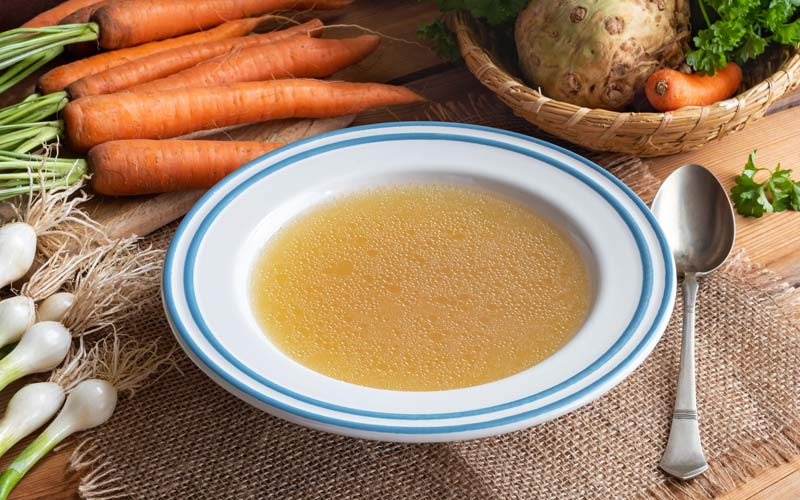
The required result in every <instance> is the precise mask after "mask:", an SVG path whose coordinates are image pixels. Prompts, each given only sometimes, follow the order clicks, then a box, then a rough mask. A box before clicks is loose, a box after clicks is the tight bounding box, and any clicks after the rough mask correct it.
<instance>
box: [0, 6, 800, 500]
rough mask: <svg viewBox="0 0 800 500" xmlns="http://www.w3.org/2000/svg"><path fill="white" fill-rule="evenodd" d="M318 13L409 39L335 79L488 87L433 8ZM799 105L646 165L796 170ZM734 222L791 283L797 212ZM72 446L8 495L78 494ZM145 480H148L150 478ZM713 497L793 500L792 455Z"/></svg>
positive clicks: (281, 129)
mask: <svg viewBox="0 0 800 500" xmlns="http://www.w3.org/2000/svg"><path fill="white" fill-rule="evenodd" d="M55 3H57V1H56V0H3V1H2V4H3V7H4V9H3V10H4V13H3V16H2V17H0V29H7V28H9V27H13V26H16V25H18V24H20V23H21V22H23V21H24V20H26V19H28V18H30V17H32V15H34V14H35V13H36V12H38V11H39V10H41V9H43V8H45V7H46V6H48V5H52V4H55ZM324 17H325V20H326V22H328V23H336V24H348V25H352V24H358V25H361V26H366V27H368V28H370V29H373V30H376V31H379V32H381V33H383V34H385V35H388V36H391V37H395V38H400V39H404V40H408V41H409V42H399V41H392V40H388V39H387V40H385V41H384V43H383V44H382V47H381V48H380V50H379V52H378V53H377V54H375V55H373V56H372V57H370V58H368V59H367V60H366V61H364V62H363V63H361V64H359V65H358V67H356V68H353V69H349V70H347V71H344V72H342V74H341V75H338V76H340V77H341V78H344V79H348V80H353V81H359V80H361V81H385V82H392V83H397V84H405V85H408V86H410V87H411V88H413V89H415V90H417V91H420V92H421V93H423V94H424V95H425V96H426V97H428V98H429V99H431V100H432V101H437V102H446V101H451V100H457V99H459V98H463V97H464V96H467V95H470V96H480V95H486V94H487V93H486V91H485V90H484V89H483V88H482V87H481V86H480V84H479V83H477V82H476V81H475V79H474V78H473V77H472V76H471V75H470V74H469V73H468V72H467V71H466V70H465V69H464V68H462V67H456V66H451V65H448V64H444V63H443V62H442V61H441V60H439V59H438V58H437V57H436V56H435V55H433V54H432V53H431V52H430V51H429V50H427V49H425V48H424V47H422V46H420V45H418V44H416V37H415V31H416V25H417V23H419V22H421V21H428V20H431V19H433V18H435V17H436V13H435V11H434V10H433V9H432V8H431V7H430V6H429V5H427V4H421V3H418V2H416V1H414V0H357V2H356V5H353V6H351V7H349V8H348V9H346V10H345V11H343V12H341V13H335V14H326V15H325V16H324ZM337 30H339V31H340V32H341V33H342V34H345V33H356V32H357V31H358V30H357V29H355V28H337ZM337 36H338V33H337ZM31 89H32V86H31V85H29V87H28V88H27V89H25V90H31ZM0 101H1V100H0ZM798 102H800V94H795V95H793V96H790V97H789V98H787V99H784V100H782V101H779V102H778V103H776V105H775V106H774V108H773V109H772V110H771V116H769V117H768V118H765V119H763V120H761V121H759V122H756V123H755V124H753V125H751V126H750V127H748V128H747V129H746V130H745V131H743V132H740V133H737V134H733V135H729V136H727V137H726V138H725V139H723V140H722V141H719V142H715V143H713V144H710V145H708V146H706V147H704V148H702V149H701V150H699V151H695V152H691V153H685V154H681V155H676V156H670V157H664V158H658V159H649V160H647V163H648V164H649V165H650V167H651V169H652V171H653V173H654V174H655V175H656V176H657V177H658V178H659V179H663V178H664V177H666V176H667V175H668V174H669V173H670V172H671V171H672V170H674V169H675V168H677V167H679V166H680V165H682V164H684V163H689V162H691V163H700V164H703V165H706V166H707V167H709V168H710V169H711V170H712V171H713V172H714V173H715V174H716V175H717V176H718V177H719V179H720V180H721V181H722V182H723V183H724V184H725V185H726V186H731V185H732V184H733V179H734V178H735V176H736V175H737V174H738V173H739V172H740V171H741V169H742V166H743V164H744V161H745V159H746V157H747V155H748V154H749V152H750V151H751V150H752V149H758V150H759V153H758V156H759V163H761V164H763V165H765V166H774V164H775V163H777V162H778V161H780V162H781V163H782V164H783V165H784V166H786V167H790V168H792V167H794V168H795V170H796V171H797V172H798V174H797V175H798V176H800V135H798V134H797V133H796V130H797V127H798V124H800V108H793V106H794V105H795V104H797V103H798ZM418 115H419V113H418V110H415V109H413V108H409V109H401V110H391V111H387V110H379V111H375V112H370V113H364V114H362V115H360V116H358V117H357V118H356V122H355V123H356V124H364V123H374V122H381V121H390V120H397V119H404V118H408V117H411V116H418ZM347 123H349V121H348V122H347ZM344 125H346V123H334V122H324V121H323V122H314V121H305V120H303V121H296V122H294V123H292V124H289V123H281V124H280V125H279V126H277V125H275V124H272V125H267V126H260V125H258V126H254V127H253V128H250V129H244V130H238V131H235V132H232V131H224V132H222V134H223V135H226V136H231V137H232V136H234V133H235V136H236V137H249V138H252V137H268V136H269V137H271V135H264V134H284V135H282V136H281V137H282V138H284V139H289V138H298V137H302V136H306V135H309V134H311V133H317V132H321V131H325V130H329V129H332V128H337V127H340V126H344ZM293 127H294V128H293ZM228 134H229V135H228ZM239 134H243V135H239ZM246 134H255V135H250V136H247V135H246ZM259 134H262V135H259ZM199 194H200V193H196V192H195V193H180V194H172V195H162V196H156V197H149V198H146V199H137V200H135V201H131V200H108V199H106V200H101V201H99V202H98V203H97V204H96V206H95V208H94V210H95V215H96V216H97V217H98V218H100V219H102V220H103V221H105V222H106V223H108V225H109V227H112V228H114V234H115V235H124V234H129V233H131V232H136V233H139V234H143V233H147V232H149V231H152V230H153V229H155V228H156V227H158V226H160V225H162V224H164V223H166V222H169V221H170V220H174V219H176V218H179V217H180V216H181V215H182V213H184V212H185V211H186V210H187V209H188V208H189V207H190V206H191V204H192V203H193V202H194V201H195V200H196V198H197V197H198V196H199ZM737 223H738V228H737V230H738V231H737V239H736V247H737V248H739V249H744V250H746V251H747V252H748V255H749V256H750V257H751V258H752V259H753V260H755V261H756V262H759V263H762V264H765V265H767V266H769V267H770V268H771V269H772V270H774V271H776V272H777V273H779V274H780V275H781V276H782V277H783V278H785V279H786V281H787V282H789V283H790V284H791V285H793V286H795V287H797V286H800V214H798V213H793V212H785V213H781V214H771V215H768V216H766V217H763V218H762V219H743V218H741V217H739V218H737ZM13 390H14V388H13V387H12V388H11V389H9V390H7V391H4V393H6V394H13ZM6 397H8V396H7V395H6ZM26 444H27V442H25V443H22V444H20V445H18V446H17V447H15V448H14V449H13V450H11V451H10V452H9V453H7V454H6V457H5V458H4V459H3V460H2V461H0V466H2V467H4V466H5V465H6V464H7V463H8V462H9V461H10V460H11V458H12V457H14V456H15V455H16V454H17V453H18V452H19V451H21V450H22V448H23V447H24V446H25V445H26ZM71 449H72V448H71V446H70V445H68V446H66V447H65V448H63V449H61V450H59V451H56V452H54V453H51V454H50V455H49V456H48V457H47V458H46V459H45V460H44V461H42V462H41V463H40V464H39V465H37V466H36V467H35V468H34V469H33V470H32V471H31V472H30V473H29V474H28V476H26V478H25V479H24V480H23V481H22V482H21V483H20V485H19V486H18V487H17V489H16V491H15V492H14V494H13V495H12V498H16V499H29V500H32V499H47V500H66V499H75V498H77V497H78V494H77V487H78V481H77V477H75V475H74V474H71V473H70V472H69V471H68V470H67V463H68V456H69V454H70V452H71ZM146 480H149V481H157V480H158V478H147V479H146ZM722 498H725V499H726V500H745V499H752V500H755V499H759V500H766V499H784V498H785V499H789V498H800V458H798V459H797V460H795V461H793V462H790V463H787V464H785V465H782V466H779V467H775V468H773V469H770V470H768V471H766V472H764V473H762V474H761V475H759V476H758V477H756V478H754V479H753V480H751V481H750V482H748V483H746V484H744V485H742V486H740V487H739V488H737V489H736V490H734V491H732V492H729V493H728V494H726V495H724V497H722Z"/></svg>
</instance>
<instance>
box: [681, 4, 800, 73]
mask: <svg viewBox="0 0 800 500" xmlns="http://www.w3.org/2000/svg"><path fill="white" fill-rule="evenodd" d="M697 2H698V4H699V6H700V10H701V12H702V14H703V18H704V20H705V23H706V28H705V29H702V30H700V31H699V32H698V33H697V36H695V37H694V46H695V49H694V50H692V51H690V52H689V53H687V54H686V62H687V63H688V64H689V66H691V67H692V68H693V69H694V70H695V71H699V72H700V73H702V74H712V75H713V74H714V73H716V72H717V70H718V69H721V68H724V67H725V65H726V64H727V63H728V61H729V60H733V61H736V62H737V63H739V64H744V63H745V62H747V61H749V60H751V59H755V58H756V57H758V56H759V55H761V54H763V53H764V50H765V49H766V47H767V45H769V44H770V43H773V42H774V43H780V44H784V45H797V44H798V43H800V19H797V13H798V7H800V0H697ZM709 8H710V9H713V12H715V13H716V14H717V18H715V20H713V22H712V19H711V18H710V17H709V13H708V11H709Z"/></svg>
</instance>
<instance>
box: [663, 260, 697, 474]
mask: <svg viewBox="0 0 800 500" xmlns="http://www.w3.org/2000/svg"><path fill="white" fill-rule="evenodd" d="M696 300H697V277H696V276H695V274H694V273H686V276H685V277H684V279H683V337H682V340H681V365H680V370H679V372H678V391H677V394H676V395H675V411H674V412H673V414H672V427H671V428H670V431H669V439H668V441H667V448H666V449H665V450H664V455H662V457H661V462H660V463H659V466H660V467H661V469H663V470H664V471H665V472H667V473H668V474H670V475H672V476H675V477H677V478H679V479H684V480H685V479H691V478H693V477H695V476H697V475H700V474H702V473H703V471H705V470H706V469H707V468H708V463H706V459H705V457H704V456H703V446H702V445H701V443H700V427H699V425H698V423H697V400H696V398H695V382H694V316H695V302H696Z"/></svg>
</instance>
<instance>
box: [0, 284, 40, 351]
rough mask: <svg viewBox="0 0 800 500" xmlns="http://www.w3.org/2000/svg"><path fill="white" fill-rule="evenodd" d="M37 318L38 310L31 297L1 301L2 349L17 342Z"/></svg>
mask: <svg viewBox="0 0 800 500" xmlns="http://www.w3.org/2000/svg"><path fill="white" fill-rule="evenodd" d="M35 317H36V308H35V305H34V303H33V299H31V298H30V297H25V296H22V295H20V296H17V297H11V298H8V299H5V300H3V301H0V347H1V346H6V345H9V344H13V343H14V342H17V341H18V340H19V339H20V338H21V337H22V334H24V333H25V332H26V331H28V328H30V327H31V325H33V322H34V318H35Z"/></svg>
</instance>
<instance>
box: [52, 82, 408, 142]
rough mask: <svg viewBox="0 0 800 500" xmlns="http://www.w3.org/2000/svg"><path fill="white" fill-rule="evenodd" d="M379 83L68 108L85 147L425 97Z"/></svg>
mask: <svg viewBox="0 0 800 500" xmlns="http://www.w3.org/2000/svg"><path fill="white" fill-rule="evenodd" d="M422 100H423V98H422V97H420V96H419V95H417V94H416V93H414V92H412V91H411V90H408V89H406V88H404V87H396V86H392V85H383V84H379V83H349V82H326V81H320V80H310V79H309V80H304V79H297V80H274V81H269V82H251V83H236V84H232V85H226V86H222V87H205V88H194V89H178V90H166V91H164V92H150V93H144V94H139V93H135V92H121V93H117V94H108V95H97V96H89V97H82V98H80V99H78V100H75V101H72V102H70V103H69V104H67V106H66V107H65V108H64V120H65V126H66V131H67V138H68V141H69V143H70V144H71V145H72V147H73V148H74V149H75V150H78V151H86V150H89V149H91V148H92V147H93V146H96V145H98V144H102V143H104V142H108V141H113V140H119V139H165V138H169V137H178V136H180V135H184V134H188V133H190V132H195V131H198V130H208V129H213V128H218V127H227V126H231V125H240V124H244V123H252V122H259V121H264V120H275V119H280V118H330V117H334V116H342V115H349V114H353V113H359V112H361V111H364V110H366V109H370V108H375V107H379V106H388V105H392V104H404V103H410V102H417V101H422Z"/></svg>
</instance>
